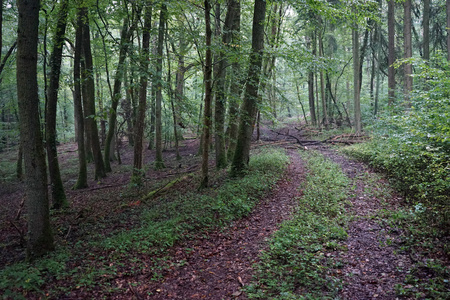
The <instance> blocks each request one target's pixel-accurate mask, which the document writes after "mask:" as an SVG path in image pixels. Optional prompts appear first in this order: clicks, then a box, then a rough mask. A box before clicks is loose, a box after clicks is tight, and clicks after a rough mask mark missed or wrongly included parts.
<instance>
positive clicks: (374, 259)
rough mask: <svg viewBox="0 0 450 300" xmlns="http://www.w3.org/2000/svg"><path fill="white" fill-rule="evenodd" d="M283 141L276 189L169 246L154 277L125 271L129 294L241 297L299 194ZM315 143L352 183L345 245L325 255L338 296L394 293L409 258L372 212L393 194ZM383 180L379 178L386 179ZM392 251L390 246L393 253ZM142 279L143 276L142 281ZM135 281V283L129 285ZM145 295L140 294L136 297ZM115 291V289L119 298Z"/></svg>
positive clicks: (388, 203) (297, 170)
mask: <svg viewBox="0 0 450 300" xmlns="http://www.w3.org/2000/svg"><path fill="white" fill-rule="evenodd" d="M284 146H285V147H286V148H287V152H288V154H289V156H290V164H289V166H288V169H287V171H286V174H285V175H284V176H283V178H282V179H281V180H280V181H279V183H278V184H277V186H276V188H275V189H274V190H273V191H272V192H271V193H270V194H269V195H267V197H266V198H265V199H263V200H262V202H261V204H260V205H259V206H258V207H257V208H256V209H255V210H254V212H253V213H251V215H249V216H248V217H246V218H244V219H242V220H239V221H236V222H235V223H233V225H231V226H230V227H229V228H227V229H222V230H218V231H214V232H211V233H208V234H206V235H204V237H203V238H202V239H199V240H194V241H186V242H184V243H183V244H182V245H180V246H178V247H176V248H174V249H172V251H171V253H170V254H169V256H173V259H172V265H173V266H174V267H172V268H171V269H170V270H169V271H167V272H166V273H165V274H164V278H163V279H162V280H160V281H159V282H157V283H151V284H148V283H147V284H146V283H145V281H146V279H145V277H144V276H143V277H142V278H132V279H131V280H130V278H128V282H127V283H125V282H124V283H122V284H128V285H129V286H130V289H129V291H128V294H129V296H134V297H135V298H137V299H143V298H145V297H149V296H148V295H152V296H150V298H149V299H233V298H237V299H247V296H246V294H245V292H243V291H242V287H243V286H246V285H247V284H250V282H251V280H252V274H253V270H252V265H253V264H254V263H255V262H257V261H258V254H259V253H260V252H261V251H262V250H263V249H264V248H265V240H266V239H267V238H269V237H270V236H271V234H272V233H273V232H274V231H276V230H277V228H278V226H279V225H280V223H281V222H282V221H283V220H286V219H288V218H289V216H290V213H291V212H292V210H293V209H294V208H295V207H296V201H295V199H296V198H297V197H300V196H301V192H300V191H299V185H300V183H301V182H302V181H303V180H304V176H305V174H306V173H305V172H306V170H305V169H304V162H303V161H302V159H301V157H300V156H299V154H298V150H297V149H295V150H294V149H293V148H294V147H292V144H289V143H286V144H284ZM315 150H317V151H319V152H321V153H322V154H323V155H324V156H326V157H328V158H329V159H331V160H332V161H333V162H335V163H337V164H339V165H340V166H341V168H342V169H343V171H344V173H345V174H346V175H347V176H348V177H349V178H350V180H351V183H350V184H351V185H353V186H354V187H355V189H354V192H353V195H351V197H350V198H349V199H348V200H349V201H350V202H351V205H348V207H347V209H348V213H349V214H350V215H352V216H354V218H353V221H351V222H350V223H349V225H348V230H347V233H348V238H347V240H345V241H343V242H342V245H343V248H342V249H345V250H336V251H333V252H329V253H327V254H326V255H327V256H328V257H332V258H333V259H335V260H336V261H338V260H339V261H341V262H342V263H343V266H342V268H341V269H339V271H338V273H337V274H334V276H337V277H338V278H339V279H340V280H341V281H342V284H343V288H342V290H341V291H340V292H339V297H340V298H341V299H396V298H397V297H396V291H395V285H396V284H400V283H402V282H403V281H404V277H405V274H407V270H409V269H410V267H411V265H412V262H411V258H410V257H409V255H408V254H407V253H404V252H401V251H399V245H398V243H396V241H397V240H398V238H399V236H400V235H401V232H400V231H395V230H394V231H392V230H389V229H388V228H387V226H383V224H382V222H381V218H379V217H378V212H379V211H380V210H381V209H395V208H396V206H398V203H399V202H401V201H399V200H400V199H399V198H396V197H394V198H391V199H381V198H380V197H381V196H382V195H383V194H382V193H379V194H377V193H375V192H373V191H370V188H371V187H369V186H368V183H367V182H366V181H367V178H368V177H367V176H366V175H367V174H369V173H373V171H371V170H370V168H368V167H367V166H366V165H364V164H363V163H359V162H356V161H353V160H350V159H348V158H346V157H345V156H343V155H341V154H339V153H338V152H337V151H336V150H333V149H331V148H328V147H323V146H318V147H315ZM384 184H386V185H387V183H386V182H384ZM396 252H398V253H396ZM147 282H148V281H147ZM132 285H135V286H136V287H135V288H131V286H132ZM144 295H147V296H144ZM123 296H125V295H123V294H121V295H117V299H121V298H122V297H123Z"/></svg>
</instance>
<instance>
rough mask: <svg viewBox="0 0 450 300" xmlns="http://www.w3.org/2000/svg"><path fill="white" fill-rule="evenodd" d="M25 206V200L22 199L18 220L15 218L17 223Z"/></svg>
mask: <svg viewBox="0 0 450 300" xmlns="http://www.w3.org/2000/svg"><path fill="white" fill-rule="evenodd" d="M24 204H25V199H22V202H20V205H19V210H18V211H17V214H16V218H15V220H16V221H18V220H19V219H20V215H21V214H22V209H23V205H24Z"/></svg>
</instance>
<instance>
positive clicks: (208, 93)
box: [200, 0, 212, 188]
mask: <svg viewBox="0 0 450 300" xmlns="http://www.w3.org/2000/svg"><path fill="white" fill-rule="evenodd" d="M210 14H211V4H210V3H209V0H205V33H206V36H205V38H206V54H205V75H204V77H205V79H204V81H205V107H204V113H203V120H204V121H203V136H202V138H203V143H202V178H201V182H200V188H205V187H207V186H208V161H209V138H210V130H211V117H212V111H211V102H212V101H211V100H212V53H211V37H212V30H211V16H210Z"/></svg>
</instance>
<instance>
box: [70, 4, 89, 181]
mask: <svg viewBox="0 0 450 300" xmlns="http://www.w3.org/2000/svg"><path fill="white" fill-rule="evenodd" d="M82 39H83V9H82V8H78V9H77V23H76V28H75V53H74V59H73V64H74V66H73V85H74V88H73V106H74V115H75V116H74V117H75V124H76V126H75V128H76V129H77V130H76V132H75V135H76V140H77V145H78V179H77V182H76V183H75V185H74V186H73V189H74V190H76V189H82V188H85V187H87V186H88V184H87V164H86V147H85V144H84V133H85V130H84V114H83V104H82V100H81V56H82V45H81V43H82Z"/></svg>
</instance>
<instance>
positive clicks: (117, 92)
mask: <svg viewBox="0 0 450 300" xmlns="http://www.w3.org/2000/svg"><path fill="white" fill-rule="evenodd" d="M124 5H125V6H126V5H128V3H127V1H125V2H124ZM125 9H126V7H125ZM134 13H135V14H136V15H135V16H134V21H133V22H132V24H131V26H129V18H128V14H127V16H126V17H125V18H124V20H123V25H122V31H121V34H120V45H119V61H118V63H117V71H116V74H115V77H114V88H113V97H112V99H111V110H110V114H109V122H108V133H107V135H106V141H105V159H104V161H105V171H106V172H111V164H110V157H111V151H113V150H114V149H111V148H112V147H111V142H112V140H113V138H114V136H115V133H116V121H117V106H118V105H119V100H120V98H121V87H122V79H123V78H124V70H125V59H126V57H127V53H128V48H129V45H130V39H131V36H132V34H133V32H134V30H135V28H136V24H137V21H138V20H139V16H140V8H139V7H138V9H137V10H136V11H135V12H134Z"/></svg>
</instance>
